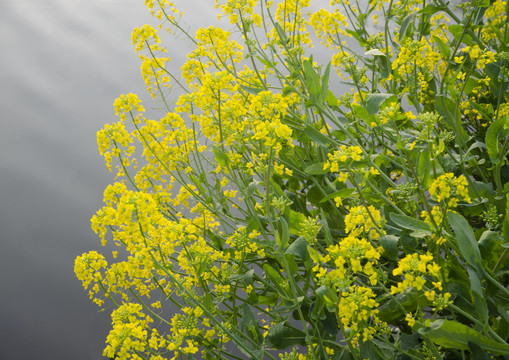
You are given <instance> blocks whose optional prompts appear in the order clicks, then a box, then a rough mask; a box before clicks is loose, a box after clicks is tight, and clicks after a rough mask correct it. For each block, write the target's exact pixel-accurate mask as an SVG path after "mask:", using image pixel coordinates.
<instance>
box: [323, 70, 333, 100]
mask: <svg viewBox="0 0 509 360" xmlns="http://www.w3.org/2000/svg"><path fill="white" fill-rule="evenodd" d="M330 65H331V63H330V62H329V63H328V64H327V67H326V68H325V72H324V74H323V76H322V91H321V99H322V102H323V101H325V99H326V98H327V96H328V95H329V76H330Z"/></svg>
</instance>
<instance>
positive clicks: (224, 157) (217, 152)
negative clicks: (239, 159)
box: [212, 145, 230, 167]
mask: <svg viewBox="0 0 509 360" xmlns="http://www.w3.org/2000/svg"><path fill="white" fill-rule="evenodd" d="M212 152H213V153H214V157H215V158H216V161H217V163H218V164H219V165H221V166H222V167H227V165H228V164H229V163H230V158H229V157H228V154H227V153H226V152H224V151H223V150H222V149H221V148H220V147H219V146H217V145H213V146H212Z"/></svg>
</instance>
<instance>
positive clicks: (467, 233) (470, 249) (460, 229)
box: [447, 211, 482, 272]
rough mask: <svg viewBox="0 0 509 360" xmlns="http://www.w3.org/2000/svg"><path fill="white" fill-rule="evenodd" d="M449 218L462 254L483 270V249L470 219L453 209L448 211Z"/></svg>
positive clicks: (467, 260) (474, 265)
mask: <svg viewBox="0 0 509 360" xmlns="http://www.w3.org/2000/svg"><path fill="white" fill-rule="evenodd" d="M447 219H448V220H449V225H451V228H452V229H453V230H454V234H455V235H456V240H457V242H458V247H459V250H460V253H461V255H463V258H464V259H465V260H466V262H467V263H468V264H470V265H471V266H473V267H474V268H475V269H476V270H478V271H480V272H482V258H481V251H480V250H479V246H478V244H477V241H476V239H475V236H474V233H473V231H472V228H471V227H470V225H469V224H468V221H467V220H466V219H465V218H464V217H463V216H461V215H460V214H458V213H456V212H452V211H448V212H447Z"/></svg>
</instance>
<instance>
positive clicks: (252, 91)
mask: <svg viewBox="0 0 509 360" xmlns="http://www.w3.org/2000/svg"><path fill="white" fill-rule="evenodd" d="M239 86H240V88H241V89H242V90H244V91H245V92H247V93H249V94H252V95H258V93H259V92H261V91H263V89H260V88H254V87H251V86H246V85H242V84H239Z"/></svg>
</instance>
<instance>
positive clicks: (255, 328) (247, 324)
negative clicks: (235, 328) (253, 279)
mask: <svg viewBox="0 0 509 360" xmlns="http://www.w3.org/2000/svg"><path fill="white" fill-rule="evenodd" d="M240 326H241V328H242V329H243V331H244V332H245V333H246V335H247V336H249V337H250V338H253V339H254V340H255V341H256V343H257V344H258V345H260V344H261V343H262V342H263V336H262V332H261V331H260V327H259V325H258V322H257V321H256V318H255V317H254V315H253V312H252V311H251V308H250V307H249V305H248V304H246V303H244V306H243V309H242V320H241V321H240Z"/></svg>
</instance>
